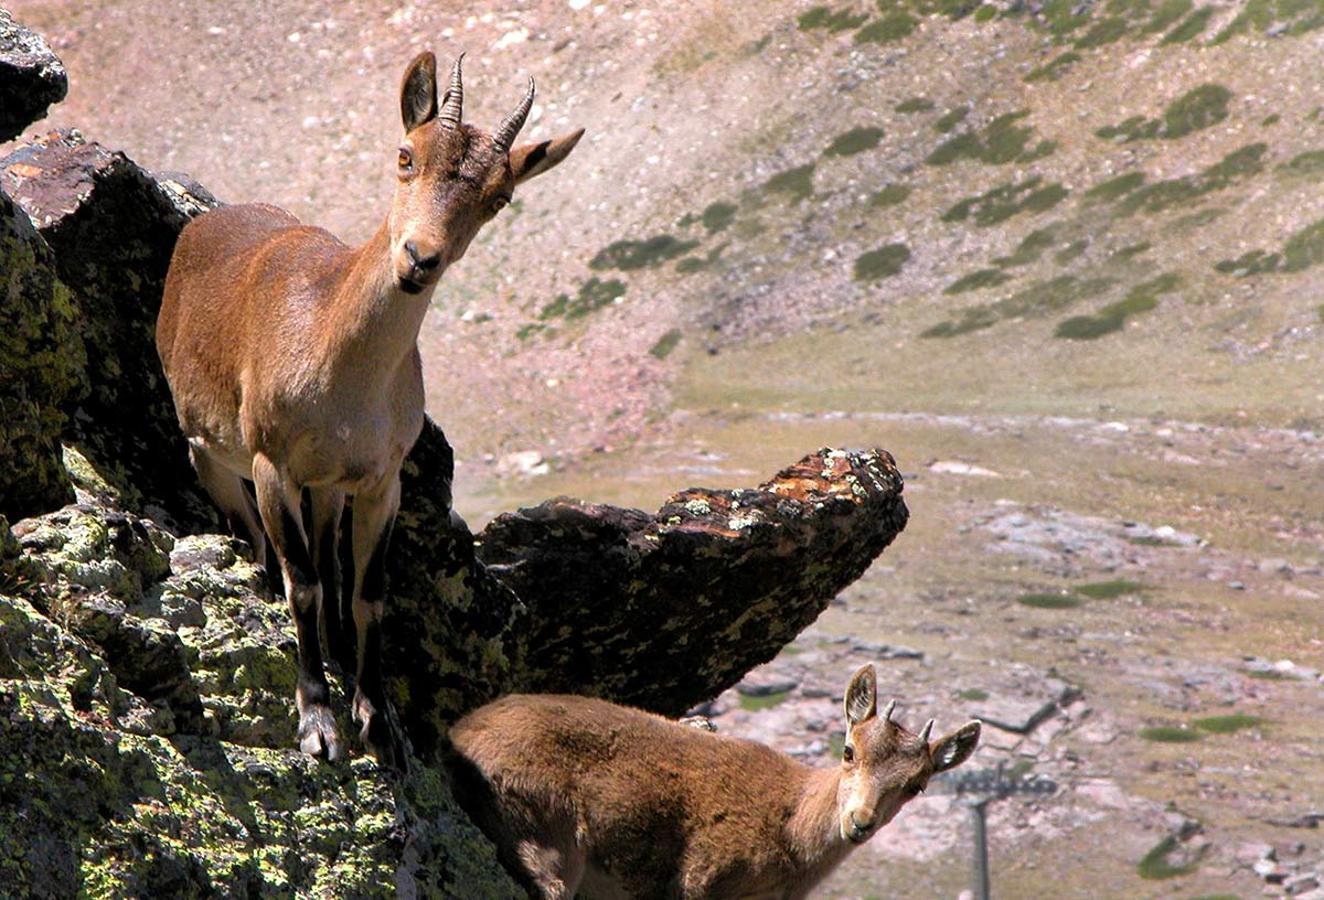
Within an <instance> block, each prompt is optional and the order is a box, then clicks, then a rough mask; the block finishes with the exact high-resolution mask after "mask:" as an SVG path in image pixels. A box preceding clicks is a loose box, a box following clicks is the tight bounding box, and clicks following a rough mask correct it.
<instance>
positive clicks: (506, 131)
mask: <svg viewBox="0 0 1324 900" xmlns="http://www.w3.org/2000/svg"><path fill="white" fill-rule="evenodd" d="M532 106H533V76H532V75H530V76H529V89H528V90H527V91H525V92H524V99H523V100H521V101H520V103H519V106H517V107H515V111H514V112H513V113H511V114H510V115H508V116H506V118H505V120H504V121H502V123H501V125H500V126H499V127H498V128H497V130H496V137H495V141H496V145H497V147H499V148H500V149H502V150H505V151H506V152H509V151H510V145H511V144H513V143H515V135H517V134H519V130H520V129H521V128H523V127H524V120H525V119H527V118H528V117H529V109H530V108H531V107H532Z"/></svg>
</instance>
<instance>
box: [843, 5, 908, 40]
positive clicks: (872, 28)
mask: <svg viewBox="0 0 1324 900" xmlns="http://www.w3.org/2000/svg"><path fill="white" fill-rule="evenodd" d="M918 24H919V20H918V19H916V18H915V17H914V16H912V15H911V14H910V13H908V12H906V11H905V10H904V9H894V10H892V11H891V12H889V13H888V14H887V15H885V16H883V17H882V18H881V19H878V20H876V21H873V22H870V23H869V24H868V25H865V26H864V27H863V28H861V29H860V30H859V31H857V32H855V43H857V44H890V43H892V42H893V41H899V40H901V39H902V38H904V37H908V36H909V35H910V34H911V33H912V32H914V30H915V26H917V25H918Z"/></svg>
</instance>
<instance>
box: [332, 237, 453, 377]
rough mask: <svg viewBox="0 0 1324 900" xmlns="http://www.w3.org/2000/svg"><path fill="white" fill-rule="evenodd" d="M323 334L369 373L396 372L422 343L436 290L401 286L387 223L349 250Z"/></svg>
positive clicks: (346, 358) (350, 361)
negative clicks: (418, 290) (420, 336)
mask: <svg viewBox="0 0 1324 900" xmlns="http://www.w3.org/2000/svg"><path fill="white" fill-rule="evenodd" d="M346 263H347V265H346V266H345V268H344V270H343V271H342V273H341V276H340V282H339V285H338V288H337V290H336V291H335V292H334V299H333V302H332V306H331V309H329V310H328V311H327V313H328V314H327V319H328V321H327V322H326V323H325V324H326V331H325V332H324V334H326V336H327V340H328V341H329V342H330V343H331V344H332V346H333V347H334V349H335V351H336V355H337V356H338V357H339V358H341V359H342V360H344V361H345V362H346V363H348V364H350V365H354V366H355V367H362V368H363V369H364V370H365V371H364V374H368V373H371V372H375V373H379V374H380V375H381V376H382V377H383V378H385V377H388V376H390V375H392V374H394V373H395V372H396V371H397V370H398V369H399V367H400V366H401V365H403V364H405V363H406V362H407V361H408V360H410V358H411V356H412V353H413V351H414V349H415V348H416V347H417V345H418V331H419V328H421V327H422V325H423V316H424V315H425V314H426V313H427V310H428V305H429V304H430V303H431V300H432V291H433V288H431V287H429V288H427V289H426V290H424V291H423V292H422V293H419V294H407V293H405V292H404V291H402V290H400V287H399V285H398V283H397V282H396V279H395V272H394V267H393V265H392V262H391V233H390V230H389V229H388V227H387V223H386V222H383V223H382V225H381V227H379V228H378V229H377V232H376V233H375V234H374V235H373V236H372V237H371V238H369V239H368V241H367V243H365V244H363V245H362V246H360V247H357V248H355V249H353V250H351V251H349V252H348V255H347V257H346Z"/></svg>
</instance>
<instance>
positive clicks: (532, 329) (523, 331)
mask: <svg viewBox="0 0 1324 900" xmlns="http://www.w3.org/2000/svg"><path fill="white" fill-rule="evenodd" d="M543 331H547V326H546V325H543V324H541V323H539V322H529V323H527V324H524V325H521V326H520V327H519V328H518V329H516V330H515V337H516V338H518V339H519V340H521V341H527V340H528V339H529V338H531V337H533V336H534V335H535V334H539V333H540V332H543Z"/></svg>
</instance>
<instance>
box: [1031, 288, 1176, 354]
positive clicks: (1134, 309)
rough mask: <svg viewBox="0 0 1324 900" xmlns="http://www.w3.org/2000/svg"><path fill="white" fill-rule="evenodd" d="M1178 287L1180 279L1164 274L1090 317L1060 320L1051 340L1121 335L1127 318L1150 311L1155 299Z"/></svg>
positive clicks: (1154, 305)
mask: <svg viewBox="0 0 1324 900" xmlns="http://www.w3.org/2000/svg"><path fill="white" fill-rule="evenodd" d="M1179 284H1181V279H1180V278H1179V277H1178V276H1177V275H1176V274H1175V273H1173V272H1165V273H1164V274H1162V275H1160V276H1158V277H1157V278H1153V279H1150V280H1149V281H1146V282H1143V283H1141V284H1137V285H1136V286H1135V287H1133V288H1131V290H1130V291H1128V292H1127V294H1126V296H1125V297H1124V298H1123V299H1121V300H1119V301H1118V302H1116V303H1110V304H1109V305H1107V306H1105V307H1104V308H1103V309H1101V310H1099V311H1098V312H1097V313H1095V314H1094V315H1092V316H1073V317H1071V318H1070V319H1064V320H1063V321H1062V322H1059V323H1058V326H1057V328H1056V329H1055V330H1054V331H1053V336H1054V337H1059V338H1066V339H1068V340H1093V339H1095V338H1100V337H1103V336H1104V335H1106V334H1112V333H1113V332H1116V331H1121V330H1122V328H1123V327H1125V325H1126V320H1127V319H1128V318H1130V317H1131V316H1135V315H1139V314H1140V313H1145V312H1149V311H1150V310H1152V309H1154V308H1155V307H1157V306H1158V298H1159V297H1160V296H1161V295H1162V294H1166V293H1170V292H1171V291H1174V290H1176V289H1177V286H1178V285H1179Z"/></svg>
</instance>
